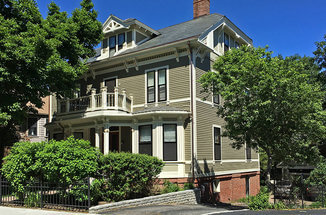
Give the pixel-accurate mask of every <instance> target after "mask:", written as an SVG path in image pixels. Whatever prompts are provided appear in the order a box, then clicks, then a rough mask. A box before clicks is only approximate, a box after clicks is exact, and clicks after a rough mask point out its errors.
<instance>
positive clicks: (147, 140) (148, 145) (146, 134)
mask: <svg viewBox="0 0 326 215" xmlns="http://www.w3.org/2000/svg"><path fill="white" fill-rule="evenodd" d="M152 140H153V139H152V125H143V126H139V154H147V155H152Z"/></svg>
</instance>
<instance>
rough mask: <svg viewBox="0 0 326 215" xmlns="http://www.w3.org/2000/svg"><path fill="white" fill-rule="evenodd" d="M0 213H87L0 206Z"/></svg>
mask: <svg viewBox="0 0 326 215" xmlns="http://www.w3.org/2000/svg"><path fill="white" fill-rule="evenodd" d="M0 214H1V215H86V214H88V213H75V212H61V211H51V210H40V209H29V208H13V207H0ZM88 215H91V214H88Z"/></svg>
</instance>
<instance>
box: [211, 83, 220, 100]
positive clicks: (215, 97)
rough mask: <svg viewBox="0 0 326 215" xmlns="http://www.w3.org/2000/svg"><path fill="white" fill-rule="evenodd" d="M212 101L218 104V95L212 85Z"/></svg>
mask: <svg viewBox="0 0 326 215" xmlns="http://www.w3.org/2000/svg"><path fill="white" fill-rule="evenodd" d="M213 103H214V104H220V95H219V94H217V93H216V87H214V86H213Z"/></svg>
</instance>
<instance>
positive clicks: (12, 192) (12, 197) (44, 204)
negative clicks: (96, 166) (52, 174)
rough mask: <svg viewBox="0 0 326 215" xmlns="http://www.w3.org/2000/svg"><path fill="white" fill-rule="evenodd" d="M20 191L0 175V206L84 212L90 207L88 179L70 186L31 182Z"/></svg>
mask: <svg viewBox="0 0 326 215" xmlns="http://www.w3.org/2000/svg"><path fill="white" fill-rule="evenodd" d="M21 190H22V191H20V192H19V191H17V190H16V189H14V187H13V186H12V185H11V183H10V182H9V181H8V180H6V179H5V178H4V177H2V176H1V175H0V205H20V206H26V207H39V208H52V209H62V210H78V211H86V210H88V209H89V208H90V207H91V195H90V194H91V193H90V178H87V179H85V180H82V181H80V182H77V183H73V184H70V185H62V184H56V183H49V182H42V181H32V182H29V183H27V184H26V185H25V186H24V187H23V189H21Z"/></svg>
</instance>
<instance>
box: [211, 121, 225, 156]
mask: <svg viewBox="0 0 326 215" xmlns="http://www.w3.org/2000/svg"><path fill="white" fill-rule="evenodd" d="M214 128H219V129H220V131H221V160H215V143H214V138H215V137H214ZM212 143H213V147H212V148H213V150H212V152H213V162H222V160H223V150H222V148H223V138H222V126H220V125H213V126H212Z"/></svg>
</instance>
